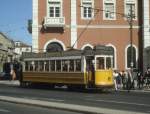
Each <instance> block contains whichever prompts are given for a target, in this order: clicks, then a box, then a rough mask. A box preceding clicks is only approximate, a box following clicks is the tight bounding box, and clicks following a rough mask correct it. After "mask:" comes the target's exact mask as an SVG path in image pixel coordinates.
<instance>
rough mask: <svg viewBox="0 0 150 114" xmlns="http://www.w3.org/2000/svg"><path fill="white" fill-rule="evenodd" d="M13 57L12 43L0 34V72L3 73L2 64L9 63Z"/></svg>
mask: <svg viewBox="0 0 150 114" xmlns="http://www.w3.org/2000/svg"><path fill="white" fill-rule="evenodd" d="M13 57H14V43H13V41H12V40H10V39H9V38H8V37H7V36H6V35H4V34H3V33H2V32H0V72H2V71H3V64H4V63H5V62H11V61H12V60H13Z"/></svg>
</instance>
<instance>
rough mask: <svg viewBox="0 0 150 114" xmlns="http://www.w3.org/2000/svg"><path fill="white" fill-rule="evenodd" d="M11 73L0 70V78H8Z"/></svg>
mask: <svg viewBox="0 0 150 114" xmlns="http://www.w3.org/2000/svg"><path fill="white" fill-rule="evenodd" d="M10 79H11V75H10V73H5V72H1V73H0V80H10Z"/></svg>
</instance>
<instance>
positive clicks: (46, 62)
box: [44, 60, 50, 72]
mask: <svg viewBox="0 0 150 114" xmlns="http://www.w3.org/2000/svg"><path fill="white" fill-rule="evenodd" d="M44 71H46V72H49V71H50V67H49V61H48V60H46V61H45V62H44Z"/></svg>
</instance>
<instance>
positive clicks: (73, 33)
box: [71, 0, 77, 48]
mask: <svg viewBox="0 0 150 114" xmlns="http://www.w3.org/2000/svg"><path fill="white" fill-rule="evenodd" d="M76 4H77V1H76V0H71V47H73V48H77V5H76Z"/></svg>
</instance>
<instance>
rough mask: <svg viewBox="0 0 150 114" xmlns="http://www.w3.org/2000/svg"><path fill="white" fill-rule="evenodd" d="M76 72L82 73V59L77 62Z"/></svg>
mask: <svg viewBox="0 0 150 114" xmlns="http://www.w3.org/2000/svg"><path fill="white" fill-rule="evenodd" d="M75 71H76V72H81V60H80V59H76V60H75Z"/></svg>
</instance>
